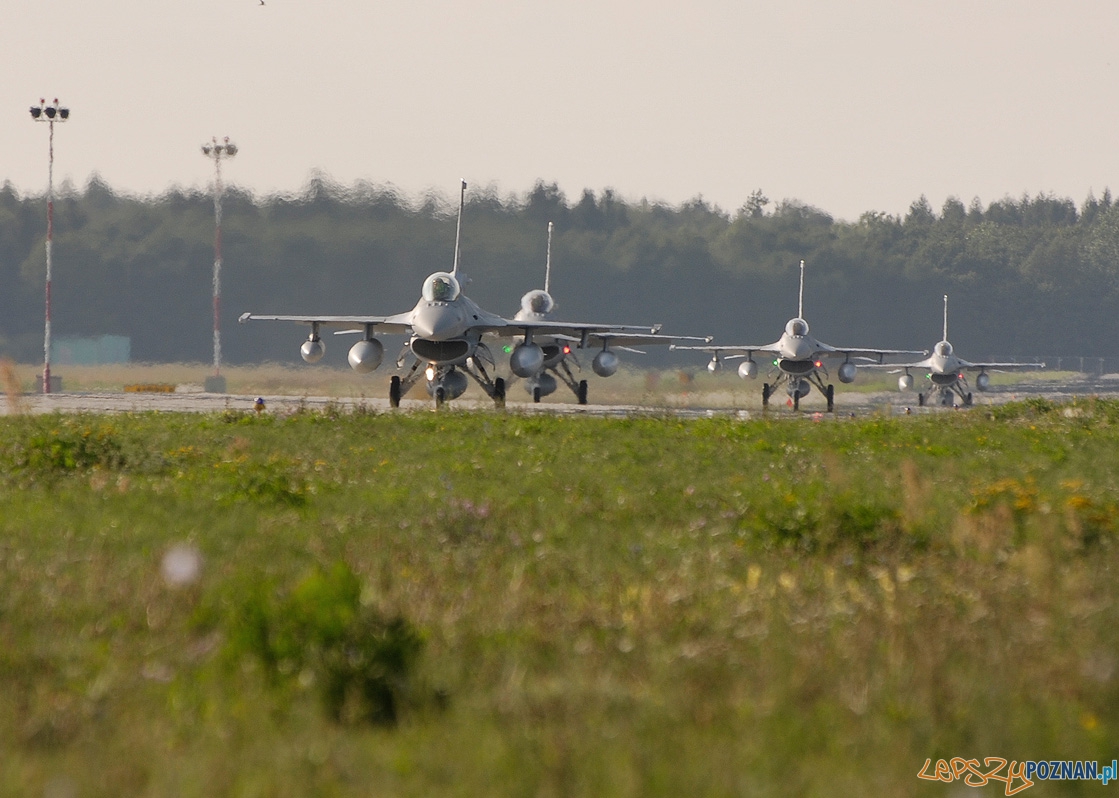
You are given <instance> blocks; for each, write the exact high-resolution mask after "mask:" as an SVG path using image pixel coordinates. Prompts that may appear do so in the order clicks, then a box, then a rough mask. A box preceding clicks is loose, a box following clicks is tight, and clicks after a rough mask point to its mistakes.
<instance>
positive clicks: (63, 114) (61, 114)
mask: <svg viewBox="0 0 1119 798" xmlns="http://www.w3.org/2000/svg"><path fill="white" fill-rule="evenodd" d="M31 118H32V120H34V121H36V122H46V123H47V127H48V128H49V130H50V134H49V136H48V144H49V148H48V154H49V159H48V162H47V286H46V312H45V317H46V320H45V322H44V326H43V393H50V392H51V249H52V247H53V244H54V123H55V119H56V118H57V120H58V121H59V122H65V121H66V120H67V119H69V118H70V109H69V108H63V107H61V106H60V105H59V104H58V98H57V97H56V98H55V100H54V103H53V104H51V105H47V101H46V100H44V99H41V100H39V104H38V105H33V106H31Z"/></svg>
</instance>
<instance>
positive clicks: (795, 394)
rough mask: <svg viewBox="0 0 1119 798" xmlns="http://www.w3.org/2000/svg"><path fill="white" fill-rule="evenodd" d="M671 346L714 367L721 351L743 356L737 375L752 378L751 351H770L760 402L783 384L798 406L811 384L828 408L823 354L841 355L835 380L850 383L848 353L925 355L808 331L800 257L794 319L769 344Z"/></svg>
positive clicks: (831, 393) (831, 404)
mask: <svg viewBox="0 0 1119 798" xmlns="http://www.w3.org/2000/svg"><path fill="white" fill-rule="evenodd" d="M672 348H673V349H682V350H692V351H697V352H711V353H712V356H711V362H710V363H709V364H708V366H707V368H708V369H709V370H711V371H718V370H719V369H721V368H722V366H723V359H724V358H723V355H724V354H725V353H730V356H729V357H728V358H726V359H727V360H733V359H736V358H743V357H744V358H746V361H745V362H744V363H742V364H740V365H739V367H738V376H740V377H742V379H744V380H745V379H751V380H752V379H756V378H757V376H758V364H757V362H756V361H755V360H754V353H755V352H763V353H765V354H770V355H773V365H774V366H775V367H776V368H777V375H776V378H775V379H774V380H773V383H772V384H770V383H768V382H766V383H764V384H763V385H762V406H763V407H767V406H768V405H769V398H770V397H771V396H772V395H773V394H774V392H775V391H776V390H777V389H778V388H779V387H781V386H782V385H785V390H786V392H787V393H788V394H789V397H790V399H792V403H793V409H794V410H799V409H800V400H801V399H803V398H804V397H805V396H807V395H808V393H809V391H811V390H812V386H813V385H815V386H816V388H817V389H819V391H820V393H822V394H823V395H824V397H825V398H826V399H827V402H828V412H829V413H831V412H833V411H834V410H835V386H834V385H831V384H830V383H828V384H825V383H824V380H825V379H827V378H828V370H827V368H826V367H825V366H824V362H823V358H825V357H843V362H842V363H841V364H840V365H839V369H838V370H837V374H838V376H839V381H840V382H842V383H850V382H854V380H855V372H856V367H855V363H854V362H853V361H852V360H851V356H852V355H858V356H863V357H865V356H868V355H873V356H874V357H876V358H877V359H878V361H879V362H881V361H882V359H883V358H884V357H885V356H886V355H925V354H928V351H927V350H925V351H920V350H905V349H855V348H849V347H835V346H828V345H827V344H825V343H824V342H822V341H818V340H816V339H815V338H813V337H812V336H810V335H809V334H808V322H806V321H805V320H804V261H801V262H800V303H799V305H798V308H797V316H796V318H795V319H789V321H788V323H787V324H786V325H785V332H784V333H782V335H781V337H780V338H779V339H778V340H776V341H775V342H773V343H772V344H765V345H762V346H673V347H672Z"/></svg>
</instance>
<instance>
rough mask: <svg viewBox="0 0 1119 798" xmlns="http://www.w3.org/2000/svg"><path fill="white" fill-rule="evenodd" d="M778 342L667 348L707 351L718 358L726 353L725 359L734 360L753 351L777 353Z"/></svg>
mask: <svg viewBox="0 0 1119 798" xmlns="http://www.w3.org/2000/svg"><path fill="white" fill-rule="evenodd" d="M780 343H781V342H780V341H777V342H775V343H772V344H766V345H764V346H738V345H735V346H714V345H712V346H677V345H676V344H672V345H671V346H670V347H669V349H672V350H675V351H682V352H708V353H710V354H712V355H715V356H716V357H718V358H722V357H723V356H724V355H726V356H727V357H726V359H727V360H735V359H736V358H740V357H750V356H752V355H753V354H754V353H755V352H765V353H768V354H777V353H778V352H779V351H780Z"/></svg>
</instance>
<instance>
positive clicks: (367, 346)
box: [346, 338, 385, 374]
mask: <svg viewBox="0 0 1119 798" xmlns="http://www.w3.org/2000/svg"><path fill="white" fill-rule="evenodd" d="M384 357H385V347H384V346H383V345H382V344H381V342H380V341H378V340H377V339H376V338H369V339H366V340H364V341H358V342H357V343H356V344H354V345H353V346H351V347H350V353H349V355H347V356H346V359H347V360H348V361H349V362H350V368H352V369H353V370H354V371H356V372H357V373H358V374H368V373H369V372H371V371H376V370H377V367H378V366H380V365H381V360H383V359H384Z"/></svg>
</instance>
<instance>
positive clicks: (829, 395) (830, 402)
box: [824, 385, 835, 413]
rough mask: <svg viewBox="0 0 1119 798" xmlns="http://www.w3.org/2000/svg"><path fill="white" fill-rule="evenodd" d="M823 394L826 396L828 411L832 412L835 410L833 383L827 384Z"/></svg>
mask: <svg viewBox="0 0 1119 798" xmlns="http://www.w3.org/2000/svg"><path fill="white" fill-rule="evenodd" d="M824 396H826V397H827V398H828V412H829V413H834V412H835V386H834V385H829V386H828V392H827V393H826V394H824Z"/></svg>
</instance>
